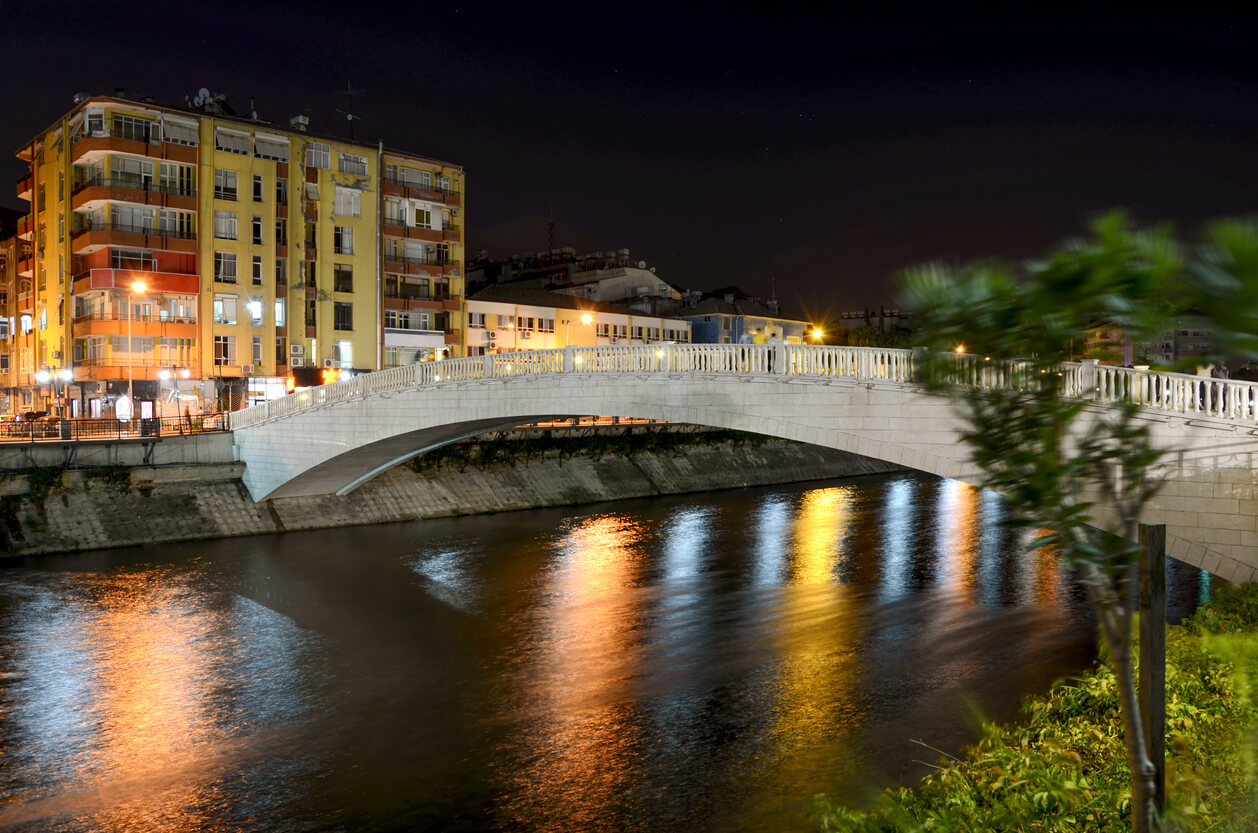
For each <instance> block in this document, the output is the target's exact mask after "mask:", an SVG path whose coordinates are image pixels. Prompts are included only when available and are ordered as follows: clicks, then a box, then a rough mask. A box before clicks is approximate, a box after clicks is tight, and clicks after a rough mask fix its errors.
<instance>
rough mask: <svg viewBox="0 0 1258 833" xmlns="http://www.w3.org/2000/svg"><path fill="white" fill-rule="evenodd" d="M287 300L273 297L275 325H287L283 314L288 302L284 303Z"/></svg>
mask: <svg viewBox="0 0 1258 833" xmlns="http://www.w3.org/2000/svg"><path fill="white" fill-rule="evenodd" d="M287 300H288V299H287V298H276V299H275V326H277V327H286V326H288V324H287V322H286V320H285V318H286V316H285V314H284V313H285V312H286V311H287V308H288V304H287V303H286V301H287Z"/></svg>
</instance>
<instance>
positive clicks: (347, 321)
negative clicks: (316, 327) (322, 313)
mask: <svg viewBox="0 0 1258 833" xmlns="http://www.w3.org/2000/svg"><path fill="white" fill-rule="evenodd" d="M332 328H333V329H335V330H352V329H354V305H353V304H343V303H341V302H340V301H336V302H334V303H333V304H332Z"/></svg>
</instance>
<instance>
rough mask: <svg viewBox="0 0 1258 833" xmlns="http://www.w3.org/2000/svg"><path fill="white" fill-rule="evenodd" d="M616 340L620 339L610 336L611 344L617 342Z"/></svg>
mask: <svg viewBox="0 0 1258 833" xmlns="http://www.w3.org/2000/svg"><path fill="white" fill-rule="evenodd" d="M618 341H620V339H618V338H616V337H615V336H612V337H611V343H612V344H615V343H616V342H618Z"/></svg>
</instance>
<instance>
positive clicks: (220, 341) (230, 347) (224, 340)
mask: <svg viewBox="0 0 1258 833" xmlns="http://www.w3.org/2000/svg"><path fill="white" fill-rule="evenodd" d="M235 363H236V337H235V336H214V364H235Z"/></svg>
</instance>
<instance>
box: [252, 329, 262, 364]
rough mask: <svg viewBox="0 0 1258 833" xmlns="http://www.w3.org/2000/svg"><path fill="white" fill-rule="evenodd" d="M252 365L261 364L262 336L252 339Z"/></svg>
mask: <svg viewBox="0 0 1258 833" xmlns="http://www.w3.org/2000/svg"><path fill="white" fill-rule="evenodd" d="M253 363H254V364H262V336H254V337H253Z"/></svg>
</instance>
